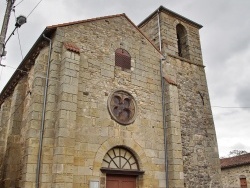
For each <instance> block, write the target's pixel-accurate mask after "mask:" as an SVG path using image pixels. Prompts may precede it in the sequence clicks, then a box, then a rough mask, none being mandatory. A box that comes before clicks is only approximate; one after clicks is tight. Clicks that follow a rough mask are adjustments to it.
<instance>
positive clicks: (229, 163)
mask: <svg viewBox="0 0 250 188" xmlns="http://www.w3.org/2000/svg"><path fill="white" fill-rule="evenodd" d="M220 164H221V168H222V169H223V168H230V167H236V166H241V165H246V164H250V153H247V154H244V155H239V156H235V157H229V158H224V159H221V160H220Z"/></svg>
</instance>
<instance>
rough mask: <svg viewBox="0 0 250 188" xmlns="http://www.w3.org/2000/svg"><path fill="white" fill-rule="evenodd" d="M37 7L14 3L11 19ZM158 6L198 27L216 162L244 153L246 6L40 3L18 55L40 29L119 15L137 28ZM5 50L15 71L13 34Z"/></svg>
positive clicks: (17, 56) (0, 73)
mask: <svg viewBox="0 0 250 188" xmlns="http://www.w3.org/2000/svg"><path fill="white" fill-rule="evenodd" d="M39 1H40V0H16V5H17V6H16V8H15V14H16V16H18V15H20V14H22V15H25V16H28V15H29V14H30V13H31V11H32V9H33V8H34V7H35V6H36V5H37V3H38V2H39ZM20 2H21V3H20ZM19 3H20V4H19ZM160 5H163V6H165V7H166V8H168V9H170V10H172V11H174V12H176V13H178V14H181V15H183V16H185V17H187V18H189V19H191V20H193V21H195V22H197V23H199V24H201V25H203V28H202V29H201V30H200V36H201V46H202V53H203V62H204V65H205V66H206V68H205V69H206V73H207V80H208V88H209V92H210V99H211V105H212V106H213V107H212V110H213V115H214V121H215V127H216V131H217V140H218V145H219V152H220V156H221V157H222V156H227V155H228V153H229V151H231V150H234V149H238V150H246V151H248V152H250V136H249V135H250V134H249V133H250V79H249V77H250V74H249V73H250V62H249V60H250V20H249V18H250V1H249V0H237V1H236V0H210V1H208V0H178V1H176V0H164V1H163V0H70V1H69V0H42V1H41V3H40V4H39V5H38V6H37V8H36V9H35V10H34V11H33V12H32V13H31V14H30V16H29V17H28V23H27V24H25V25H23V26H22V27H21V28H20V29H19V38H20V43H21V49H22V54H23V56H25V55H26V54H27V52H28V51H29V49H30V48H31V46H32V45H33V44H34V42H35V41H36V40H37V38H38V36H39V35H40V34H41V33H42V31H43V30H44V29H45V27H46V26H49V25H53V24H59V23H64V22H69V21H76V20H83V19H89V18H94V17H100V16H107V15H113V14H120V13H125V14H126V15H127V16H128V17H129V18H130V19H131V20H132V21H133V22H134V23H135V24H136V25H137V24H139V23H140V22H141V21H142V20H143V19H144V18H146V17H147V16H148V15H149V14H151V13H152V12H153V11H154V10H156V9H157V8H158V7H159V6H160ZM5 8H6V0H0V26H2V20H3V17H4V12H5ZM14 18H15V17H14V13H13V12H12V14H11V20H10V23H9V29H8V34H7V36H9V34H10V33H11V31H12V30H13V29H14V23H15V22H14ZM6 50H7V51H8V53H7V56H6V57H5V59H3V60H2V64H6V65H8V66H10V67H14V68H16V67H17V66H18V65H19V64H20V62H21V60H22V55H21V50H20V47H19V40H18V35H17V33H16V34H15V35H14V36H12V37H11V39H10V41H9V42H8V44H7V49H6ZM10 67H5V68H2V67H0V91H1V90H2V88H3V87H4V86H5V84H6V83H7V81H8V79H9V78H10V76H11V75H12V74H13V72H14V69H13V68H10ZM216 106H220V107H249V108H219V107H216Z"/></svg>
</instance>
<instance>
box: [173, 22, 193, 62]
mask: <svg viewBox="0 0 250 188" xmlns="http://www.w3.org/2000/svg"><path fill="white" fill-rule="evenodd" d="M176 34H177V46H178V55H179V56H180V57H183V58H186V59H190V58H189V46H188V38H187V31H186V29H185V27H184V26H183V25H181V24H178V25H177V26H176Z"/></svg>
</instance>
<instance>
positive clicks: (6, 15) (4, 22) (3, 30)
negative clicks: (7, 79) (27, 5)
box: [0, 0, 16, 66]
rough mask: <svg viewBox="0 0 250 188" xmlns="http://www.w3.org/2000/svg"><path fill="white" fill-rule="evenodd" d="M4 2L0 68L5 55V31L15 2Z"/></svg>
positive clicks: (0, 40) (13, 0)
mask: <svg viewBox="0 0 250 188" xmlns="http://www.w3.org/2000/svg"><path fill="white" fill-rule="evenodd" d="M6 1H7V7H6V11H5V15H4V19H3V25H2V30H1V35H0V66H3V65H2V64H1V61H2V57H3V56H5V55H6V54H5V52H4V45H5V38H6V34H7V30H8V24H9V20H10V14H11V10H12V8H13V5H14V3H15V1H16V0H6Z"/></svg>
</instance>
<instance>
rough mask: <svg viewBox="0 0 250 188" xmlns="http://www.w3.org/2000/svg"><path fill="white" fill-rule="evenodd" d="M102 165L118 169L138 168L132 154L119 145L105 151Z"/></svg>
mask: <svg viewBox="0 0 250 188" xmlns="http://www.w3.org/2000/svg"><path fill="white" fill-rule="evenodd" d="M102 167H104V168H109V169H120V170H139V167H138V163H137V161H136V159H135V157H134V155H133V154H132V153H131V152H129V151H128V150H126V149H124V148H121V147H115V148H112V149H111V150H109V151H108V152H107V153H106V155H105V156H104V159H103V162H102Z"/></svg>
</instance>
